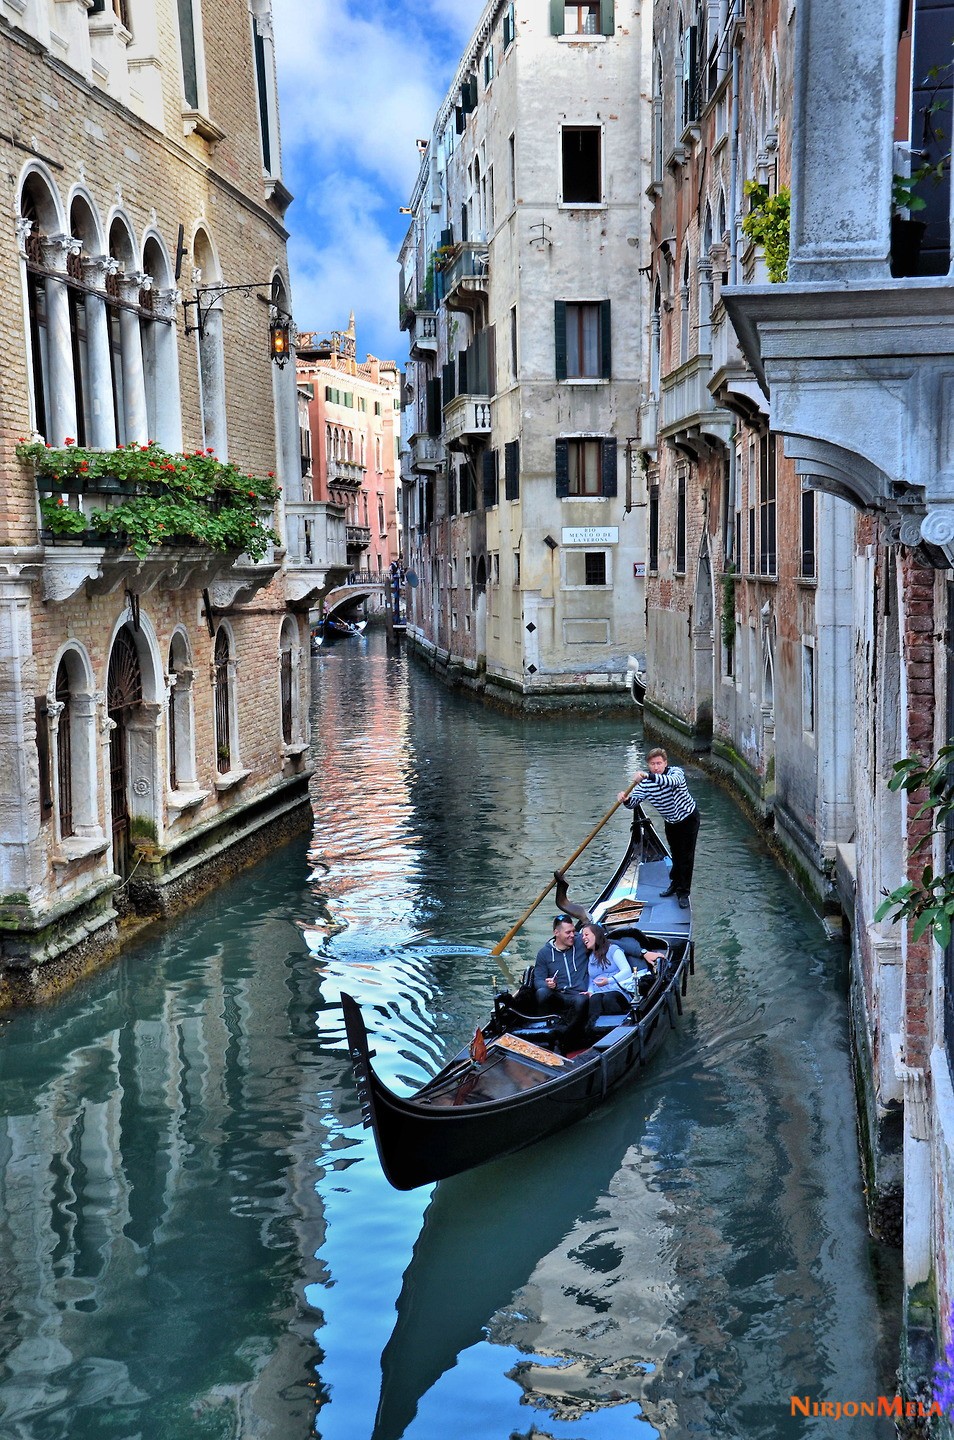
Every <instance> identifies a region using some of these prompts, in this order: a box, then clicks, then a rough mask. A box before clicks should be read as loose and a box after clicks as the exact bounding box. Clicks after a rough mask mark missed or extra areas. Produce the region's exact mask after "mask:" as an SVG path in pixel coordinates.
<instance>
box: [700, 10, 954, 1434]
mask: <svg viewBox="0 0 954 1440" xmlns="http://www.w3.org/2000/svg"><path fill="white" fill-rule="evenodd" d="M783 11H784V12H785V13H783V15H782V16H781V17H780V19H781V20H783V21H784V24H785V26H786V27H787V29H788V32H789V33H790V34H791V35H792V36H793V52H792V61H793V63H792V87H791V94H792V104H791V112H790V116H789V119H788V128H789V134H790V151H789V154H790V161H789V172H790V175H791V189H792V213H791V250H790V258H789V263H788V279H787V283H784V284H774V285H765V284H762V285H753V286H745V285H744V284H737V285H734V286H732V287H731V288H727V289H726V290H724V291H723V299H724V302H725V305H726V308H727V310H728V312H729V315H730V317H731V319H732V321H733V324H734V326H735V331H736V334H737V335H738V337H739V341H740V344H741V348H742V351H743V353H744V355H745V357H746V360H747V362H748V364H749V366H750V367H751V370H752V372H753V374H754V375H755V376H756V378H757V380H758V383H759V386H760V390H761V392H762V394H763V396H764V397H765V403H767V404H768V411H769V424H770V426H771V428H772V430H773V431H774V432H776V433H777V434H778V435H780V436H781V437H783V446H784V452H785V455H786V457H787V459H788V461H789V462H790V463H791V464H793V465H794V468H795V472H796V474H797V475H798V477H799V480H800V484H801V487H802V489H803V491H804V492H805V493H806V494H813V495H814V496H815V497H816V504H817V505H818V507H819V511H818V514H819V516H820V515H821V513H822V511H821V507H822V506H823V505H824V506H825V507H826V509H827V513H828V515H829V516H830V517H831V520H830V527H829V526H823V525H822V524H821V523H819V524H818V527H817V534H818V536H819V566H820V568H819V584H818V589H817V591H816V616H815V631H814V647H815V653H816V662H817V669H816V674H817V675H819V676H821V675H822V674H824V673H827V674H828V675H829V676H830V677H831V686H832V690H831V697H830V700H829V701H828V702H827V703H828V704H829V705H830V706H831V707H833V709H834V711H835V714H834V718H833V721H832V724H831V726H830V728H829V732H828V738H827V740H823V738H822V737H821V736H819V756H820V759H823V760H825V761H826V763H827V764H828V765H829V766H830V767H831V768H832V770H833V771H834V770H837V772H838V773H839V775H840V776H842V777H846V779H847V791H846V795H845V799H844V801H842V800H841V797H840V796H839V799H838V803H839V806H840V807H843V817H844V818H843V819H842V820H840V821H839V823H838V825H837V827H836V829H835V832H834V834H833V836H832V839H833V841H834V842H835V843H834V844H833V847H832V851H833V853H832V860H831V872H832V882H833V885H834V887H835V890H836V893H837V895H838V897H839V899H840V901H841V904H842V906H843V908H844V912H845V914H846V916H847V917H848V919H849V921H850V924H851V938H852V972H851V977H852V978H851V985H852V991H851V997H852V1023H853V1034H854V1044H855V1056H856V1061H857V1074H858V1084H859V1099H860V1113H861V1117H862V1122H863V1123H862V1140H863V1145H864V1152H865V1162H866V1170H867V1181H868V1196H869V1202H870V1205H871V1211H872V1217H873V1222H874V1224H875V1226H876V1227H877V1228H878V1229H879V1230H880V1231H881V1232H882V1233H886V1234H894V1235H896V1236H897V1237H898V1238H900V1239H901V1241H902V1245H903V1262H904V1264H903V1268H904V1294H905V1313H904V1324H905V1340H906V1343H905V1346H904V1352H903V1353H904V1363H905V1371H906V1375H905V1379H906V1384H907V1387H908V1388H909V1390H910V1391H912V1392H914V1391H917V1390H918V1389H919V1388H920V1389H921V1391H922V1393H923V1392H924V1390H925V1388H929V1387H930V1372H931V1366H932V1362H933V1359H934V1357H935V1356H936V1354H937V1353H938V1350H939V1349H941V1350H942V1351H943V1350H945V1349H947V1350H948V1353H950V1351H949V1349H948V1347H950V1345H951V1344H952V1342H954V1334H952V1327H954V1313H952V1306H954V1273H952V1268H951V1254H952V1250H951V1236H952V1234H954V1163H952V1156H954V1088H952V1074H954V950H952V948H951V946H948V947H947V949H946V950H942V949H940V948H939V947H938V946H937V945H936V944H935V943H934V942H933V941H932V940H931V938H930V932H929V933H928V935H921V936H919V937H917V938H916V936H915V933H914V929H913V925H912V924H908V923H906V922H901V923H895V922H892V920H891V919H890V916H888V917H886V918H883V919H881V920H879V919H877V918H876V917H877V914H878V912H879V907H880V904H881V901H882V899H883V896H884V894H885V893H886V892H889V891H892V890H894V889H895V888H896V887H898V886H900V885H901V884H902V883H903V882H905V881H911V882H912V883H914V884H918V883H919V882H920V878H921V872H922V870H923V868H924V864H925V861H926V860H927V859H928V858H929V857H931V855H932V850H931V846H930V845H929V846H928V849H927V851H924V850H922V851H921V852H920V853H915V847H916V845H917V843H918V842H919V841H920V840H921V839H922V837H923V836H924V835H925V830H926V827H927V823H928V822H927V821H926V819H925V818H924V817H918V815H917V811H918V808H919V802H920V799H921V798H922V797H920V796H918V797H914V798H912V799H910V800H909V799H908V798H907V797H906V796H905V795H904V794H903V792H898V791H896V790H892V789H891V788H890V781H891V779H892V777H893V773H894V771H893V766H894V764H895V762H896V761H897V760H899V759H900V758H902V757H904V756H907V755H912V754H915V755H920V756H921V757H923V758H924V759H930V758H931V757H932V756H933V755H935V754H936V752H937V749H938V747H939V746H940V745H942V744H943V743H944V741H945V739H946V738H947V737H949V736H951V734H952V733H954V664H952V661H954V656H952V646H951V639H950V636H951V627H952V618H954V579H952V562H954V481H952V474H954V472H952V459H951V439H950V437H951V415H952V400H951V397H952V393H954V392H952V389H951V383H950V377H951V374H952V359H954V321H952V315H954V287H952V283H951V278H950V260H951V186H950V166H949V159H950V149H949V145H950V142H949V140H947V141H945V140H944V139H943V135H942V134H941V133H940V132H941V131H942V130H943V126H941V127H939V126H937V125H935V124H934V123H933V121H932V115H934V114H936V106H937V105H940V107H941V108H945V109H947V110H949V109H950V104H951V98H952V97H951V69H950V40H951V35H952V34H954V13H952V7H951V6H949V5H940V6H936V5H931V4H927V3H925V4H921V3H919V0H912V3H911V4H910V5H907V4H904V5H902V6H901V8H900V26H899V10H898V6H897V5H886V4H885V5H879V6H875V7H874V9H872V10H869V11H868V12H866V19H865V23H864V25H859V24H858V12H857V10H856V8H855V7H853V6H851V5H845V4H824V5H823V4H819V3H814V0H812V3H808V4H805V5H800V6H799V7H798V8H797V10H795V12H794V16H792V15H790V14H789V13H787V10H786V7H783ZM899 33H900V38H899ZM849 75H850V76H852V77H855V79H856V81H857V84H852V85H847V84H846V83H845V79H846V76H849ZM925 76H928V77H932V76H933V77H936V78H932V79H929V80H928V82H925V81H924V79H923V77H925ZM945 147H946V161H945V153H944V152H945ZM925 152H926V158H927V161H928V162H929V163H931V162H940V163H939V166H938V173H939V174H940V179H939V180H937V181H936V182H932V181H930V180H927V181H925V182H919V181H918V178H917V171H918V168H919V164H920V163H921V162H922V161H923V160H924V154H925ZM909 175H913V176H914V184H915V190H916V191H917V189H919V188H920V189H921V191H922V198H923V200H924V209H923V212H922V214H923V220H924V223H923V225H922V224H921V222H918V221H916V224H917V225H918V227H919V230H923V246H922V249H921V252H920V255H919V256H917V257H914V256H913V255H912V252H911V250H910V248H909V247H907V248H902V244H901V242H902V240H904V239H905V237H906V235H908V234H909V233H910V232H909V229H908V227H909V222H910V221H911V220H912V219H916V214H917V212H912V211H910V210H909V209H908V207H907V205H906V204H905V203H903V202H904V199H905V195H904V181H905V177H907V176H909ZM833 177H837V183H833ZM899 179H900V181H901V190H900V193H899ZM919 238H920V236H919ZM829 529H830V533H829V537H828V538H829V544H830V549H829V553H828V556H827V558H825V557H824V555H823V551H822V548H821V547H822V544H823V543H824V541H825V538H826V530H829ZM826 572H827V579H828V582H829V587H828V593H829V598H828V600H827V602H826V605H825V609H824V611H823V612H821V611H820V610H819V605H820V602H821V599H822V594H823V592H822V581H823V579H824V578H825V577H826ZM826 622H828V623H826ZM819 703H820V704H821V703H823V702H822V701H821V697H820V696H819ZM848 746H850V750H848V749H847V747H848ZM816 808H818V807H816ZM818 813H819V814H821V811H820V809H818ZM950 854H951V851H950V846H949V843H948V837H945V836H937V837H936V838H935V840H934V842H933V864H934V866H935V869H936V870H938V871H939V872H944V871H946V870H948V869H949V867H950ZM941 1429H942V1431H944V1433H948V1434H949V1433H950V1424H949V1422H948V1423H947V1428H946V1429H945V1427H944V1425H942V1426H941Z"/></svg>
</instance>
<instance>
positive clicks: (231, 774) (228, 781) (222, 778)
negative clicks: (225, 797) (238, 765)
mask: <svg viewBox="0 0 954 1440" xmlns="http://www.w3.org/2000/svg"><path fill="white" fill-rule="evenodd" d="M251 773H252V772H251V770H229V771H227V772H226V773H225V774H224V775H219V776H218V777H217V778H216V780H215V782H214V783H215V788H216V790H217V791H218V792H219V794H220V795H221V794H223V793H224V792H225V791H226V790H234V789H235V787H236V785H241V784H242V782H243V780H247V779H248V777H249V776H250V775H251Z"/></svg>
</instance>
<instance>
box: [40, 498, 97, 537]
mask: <svg viewBox="0 0 954 1440" xmlns="http://www.w3.org/2000/svg"><path fill="white" fill-rule="evenodd" d="M40 514H41V515H42V516H43V523H44V524H45V526H46V528H47V529H48V530H52V532H53V534H54V535H85V533H86V530H87V528H88V524H89V522H88V521H87V519H86V516H85V515H84V514H83V512H82V510H74V509H73V507H72V505H67V503H66V501H65V500H64V499H63V496H62V495H44V496H43V498H42V500H41V501H40Z"/></svg>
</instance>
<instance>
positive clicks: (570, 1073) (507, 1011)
mask: <svg viewBox="0 0 954 1440" xmlns="http://www.w3.org/2000/svg"><path fill="white" fill-rule="evenodd" d="M670 869H671V861H670V859H669V855H668V852H667V851H666V848H665V846H664V845H663V843H662V841H661V840H660V839H659V837H658V835H657V834H656V832H655V830H654V829H653V826H652V824H651V823H650V821H649V820H648V818H647V817H646V816H645V815H644V814H643V813H642V810H641V809H640V808H639V806H637V807H636V809H635V810H634V812H633V829H632V835H631V838H630V842H629V845H628V847H627V850H626V853H625V855H624V856H623V859H622V861H621V863H620V865H619V867H618V868H617V870H616V873H615V875H614V876H613V878H612V880H611V881H610V882H609V884H608V885H607V886H606V888H605V889H604V890H603V891H602V893H601V894H600V896H599V897H598V899H597V900H596V901H595V902H594V903H593V905H592V906H591V907H590V911H589V913H590V915H591V916H592V918H593V920H595V921H599V922H600V923H602V924H604V925H605V926H606V927H607V928H608V929H609V931H610V934H611V939H612V940H613V941H614V942H615V943H617V944H619V945H620V946H621V948H623V949H624V950H627V951H628V952H630V953H631V954H632V953H636V954H638V953H639V951H640V950H641V949H646V950H660V951H662V952H663V958H662V959H661V960H660V961H659V962H658V967H657V970H656V971H655V972H654V971H653V970H652V969H651V968H650V967H649V965H647V964H646V962H645V961H632V962H631V963H633V967H634V971H635V974H636V980H635V990H636V993H635V996H634V1000H633V1003H632V1005H631V1007H630V1009H629V1011H628V1012H627V1013H626V1014H625V1015H604V1016H601V1017H600V1018H599V1019H598V1020H597V1021H596V1022H595V1025H594V1027H593V1030H592V1032H590V1038H589V1043H588V1044H587V1045H586V1048H585V1049H583V1050H581V1051H580V1052H578V1053H576V1054H574V1055H572V1056H569V1057H567V1056H563V1055H561V1054H559V1053H557V1050H556V1045H557V1041H558V1038H559V1036H560V1034H561V1030H562V1024H561V1020H560V1017H558V1016H552V1015H548V1016H542V1015H533V1014H527V1013H523V1012H522V1011H521V1010H519V1009H518V1008H517V1000H516V999H515V997H514V996H513V995H511V994H510V993H509V992H505V993H504V994H502V995H497V996H495V997H494V1008H493V1013H492V1014H491V1016H490V1018H489V1019H488V1020H487V1022H486V1023H485V1024H484V1025H483V1026H482V1027H481V1029H480V1030H479V1031H478V1033H477V1036H476V1037H475V1040H474V1043H473V1044H472V1045H471V1046H469V1047H465V1048H464V1049H462V1050H460V1051H459V1052H458V1053H457V1054H456V1055H455V1056H454V1058H453V1059H452V1060H451V1061H450V1062H449V1063H448V1064H447V1065H445V1066H444V1068H443V1069H442V1070H441V1071H440V1072H439V1074H437V1075H435V1076H434V1078H433V1079H432V1080H429V1081H427V1083H426V1084H425V1085H423V1086H422V1087H421V1088H420V1089H419V1090H418V1091H416V1092H415V1093H414V1094H412V1095H409V1096H407V1097H405V1096H401V1095H398V1094H397V1093H396V1092H395V1091H393V1090H391V1089H390V1088H389V1087H388V1086H387V1085H386V1084H385V1083H384V1081H383V1080H381V1078H380V1077H379V1076H378V1075H377V1073H376V1072H375V1069H374V1066H373V1065H372V1064H371V1059H372V1053H373V1052H372V1051H371V1050H370V1048H369V1044H368V1034H367V1030H366V1027H365V1024H364V1019H363V1017H362V1015H361V1011H360V1010H359V1008H358V1005H357V1004H356V1002H355V1001H354V999H353V998H352V997H351V996H350V995H347V994H342V996H341V1003H342V1007H343V1009H344V1019H345V1026H346V1029H347V1033H348V1046H349V1050H350V1054H351V1061H352V1065H353V1067H354V1073H355V1081H356V1083H357V1087H358V1094H359V1097H360V1099H361V1103H362V1109H363V1112H364V1120H365V1124H366V1125H367V1126H370V1127H371V1129H372V1130H373V1131H374V1138H375V1143H376V1145H377V1150H378V1156H379V1158H380V1161H381V1166H382V1169H383V1170H384V1173H385V1175H386V1176H387V1178H388V1180H389V1181H390V1182H391V1184H392V1185H394V1186H395V1188H396V1189H398V1190H411V1189H413V1188H414V1187H415V1186H417V1185H427V1184H429V1183H431V1182H432V1181H434V1180H443V1179H444V1178H445V1177H447V1176H449V1175H457V1174H460V1173H461V1172H462V1171H464V1170H470V1169H472V1168H473V1167H474V1166H475V1165H482V1164H484V1163H485V1162H486V1161H488V1160H494V1159H496V1158H497V1157H498V1156H502V1155H508V1154H511V1153H512V1152H513V1151H515V1150H520V1149H522V1148H523V1147H524V1146H525V1145H531V1144H533V1142H534V1141H536V1140H539V1139H541V1138H542V1137H543V1136H544V1135H550V1134H552V1133H553V1132H554V1131H557V1130H561V1129H563V1128H564V1127H565V1126H567V1125H572V1124H574V1123H575V1122H576V1121H577V1120H581V1119H582V1118H583V1116H584V1115H587V1114H589V1113H590V1111H591V1110H595V1109H596V1108H597V1106H599V1105H601V1104H602V1103H603V1101H604V1100H605V1099H606V1097H607V1095H609V1093H610V1092H611V1091H612V1090H614V1089H615V1088H616V1086H617V1085H619V1084H620V1083H621V1082H622V1081H623V1080H625V1079H628V1078H630V1077H632V1076H633V1075H635V1074H637V1073H638V1072H639V1070H640V1068H641V1067H642V1066H643V1065H645V1064H646V1062H647V1060H648V1059H649V1057H650V1056H651V1055H652V1054H653V1052H654V1051H655V1050H656V1049H657V1048H658V1047H659V1045H660V1044H661V1043H662V1041H663V1040H664V1038H665V1036H666V1035H667V1034H668V1032H669V1030H670V1029H671V1028H672V1027H673V1026H674V1025H675V1023H676V1016H677V1014H678V1013H681V1011H682V997H683V995H684V994H685V993H686V987H687V984H688V978H689V974H690V973H691V971H692V968H693V945H692V914H691V910H689V909H682V908H681V907H680V905H679V904H678V902H677V900H676V899H675V898H669V897H666V898H664V897H663V894H662V892H663V891H664V890H666V889H668V886H669V873H670Z"/></svg>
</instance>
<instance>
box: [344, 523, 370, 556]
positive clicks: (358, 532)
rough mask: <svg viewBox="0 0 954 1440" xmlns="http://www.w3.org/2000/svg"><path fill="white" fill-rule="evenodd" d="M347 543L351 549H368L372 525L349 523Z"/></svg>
mask: <svg viewBox="0 0 954 1440" xmlns="http://www.w3.org/2000/svg"><path fill="white" fill-rule="evenodd" d="M347 543H348V549H349V550H367V548H368V546H369V545H370V544H371V526H370V525H349V526H348V527H347Z"/></svg>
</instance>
